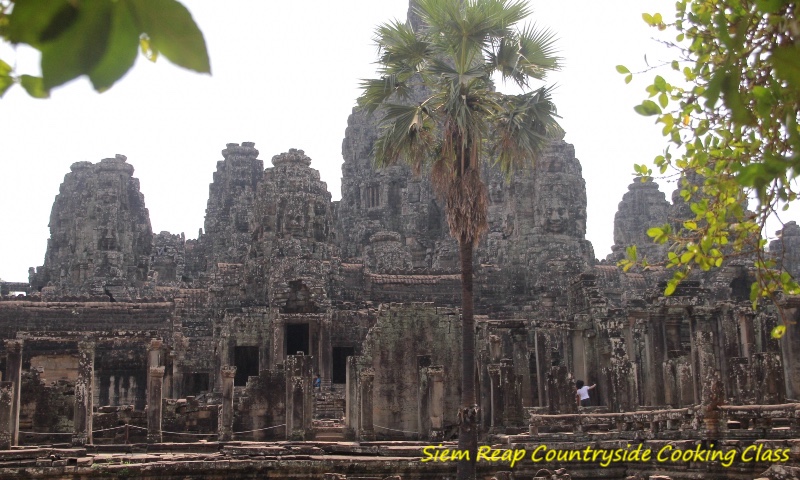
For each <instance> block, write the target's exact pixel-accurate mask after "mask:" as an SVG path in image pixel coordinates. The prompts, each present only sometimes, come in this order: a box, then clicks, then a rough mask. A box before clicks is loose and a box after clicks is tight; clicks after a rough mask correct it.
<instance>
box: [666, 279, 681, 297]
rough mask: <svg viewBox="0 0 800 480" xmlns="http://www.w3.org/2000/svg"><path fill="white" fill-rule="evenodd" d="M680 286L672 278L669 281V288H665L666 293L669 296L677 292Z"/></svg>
mask: <svg viewBox="0 0 800 480" xmlns="http://www.w3.org/2000/svg"><path fill="white" fill-rule="evenodd" d="M677 287H678V282H675V281H672V280H670V281H669V282H667V288H665V289H664V295H666V296H667V297H669V296H670V295H672V294H673V293H675V289H676V288H677Z"/></svg>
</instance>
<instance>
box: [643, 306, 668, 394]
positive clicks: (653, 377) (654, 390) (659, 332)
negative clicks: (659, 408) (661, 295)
mask: <svg viewBox="0 0 800 480" xmlns="http://www.w3.org/2000/svg"><path fill="white" fill-rule="evenodd" d="M666 346H667V345H666V340H665V338H664V315H660V314H653V315H652V316H651V317H650V323H649V325H645V344H644V348H645V361H644V362H642V367H644V368H646V369H647V372H648V373H647V384H646V385H644V386H643V389H644V394H645V399H646V401H648V402H649V403H650V405H663V404H664V403H668V402H667V399H666V390H665V385H666V381H665V373H666V372H665V371H664V362H665V361H666V360H667V350H666Z"/></svg>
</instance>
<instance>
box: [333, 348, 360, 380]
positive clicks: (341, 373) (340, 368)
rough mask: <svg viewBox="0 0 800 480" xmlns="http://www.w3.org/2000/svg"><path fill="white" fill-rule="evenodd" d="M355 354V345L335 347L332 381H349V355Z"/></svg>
mask: <svg viewBox="0 0 800 480" xmlns="http://www.w3.org/2000/svg"><path fill="white" fill-rule="evenodd" d="M355 354H356V353H355V348H353V347H333V359H332V360H333V364H332V365H331V367H332V370H331V383H347V357H352V356H353V355H355Z"/></svg>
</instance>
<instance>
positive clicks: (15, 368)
mask: <svg viewBox="0 0 800 480" xmlns="http://www.w3.org/2000/svg"><path fill="white" fill-rule="evenodd" d="M5 346H6V376H5V379H6V380H7V381H10V382H12V383H13V384H14V387H13V393H12V397H11V417H10V423H9V429H10V430H9V431H10V432H11V445H19V401H20V385H21V384H22V340H6V342H5Z"/></svg>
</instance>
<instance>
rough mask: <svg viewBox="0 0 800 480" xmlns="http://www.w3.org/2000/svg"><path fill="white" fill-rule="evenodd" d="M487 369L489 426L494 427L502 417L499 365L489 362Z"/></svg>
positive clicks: (498, 424)
mask: <svg viewBox="0 0 800 480" xmlns="http://www.w3.org/2000/svg"><path fill="white" fill-rule="evenodd" d="M488 369H489V383H490V389H491V394H490V397H489V408H490V410H491V413H490V414H489V427H491V428H494V427H497V426H500V422H502V418H503V398H502V392H501V390H500V365H499V364H496V363H494V364H491V365H489V367H488Z"/></svg>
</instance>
